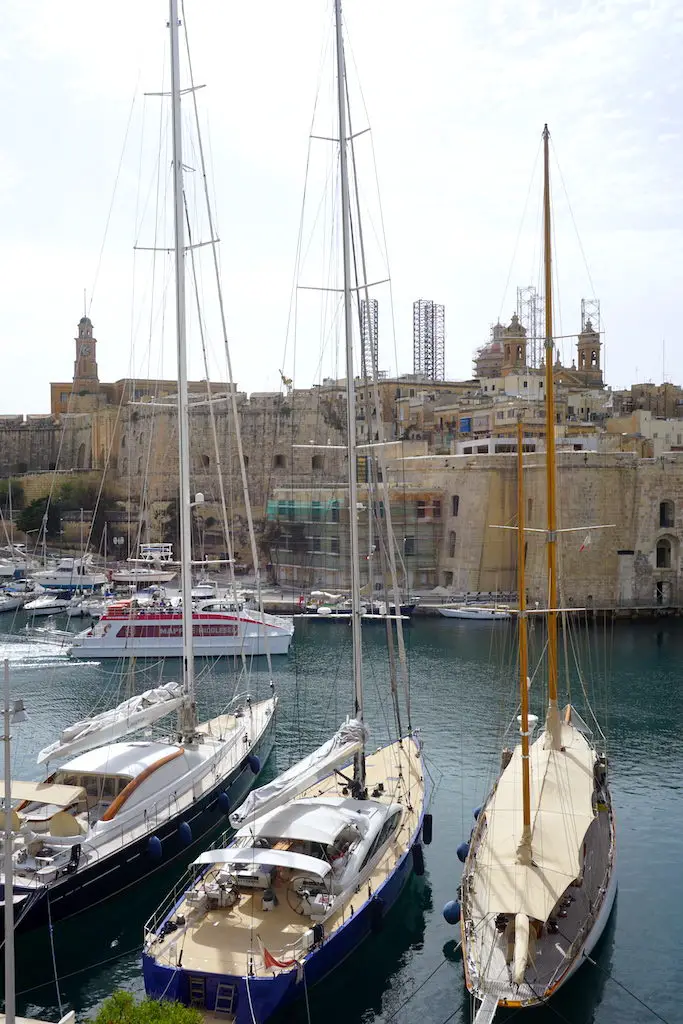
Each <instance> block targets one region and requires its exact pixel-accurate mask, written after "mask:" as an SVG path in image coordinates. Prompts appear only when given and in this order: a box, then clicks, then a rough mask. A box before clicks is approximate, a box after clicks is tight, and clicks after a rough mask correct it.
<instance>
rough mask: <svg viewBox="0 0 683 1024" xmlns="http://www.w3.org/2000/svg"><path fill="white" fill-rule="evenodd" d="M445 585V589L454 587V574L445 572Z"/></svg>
mask: <svg viewBox="0 0 683 1024" xmlns="http://www.w3.org/2000/svg"><path fill="white" fill-rule="evenodd" d="M443 585H444V587H452V586H453V573H452V572H445V573H444V574H443Z"/></svg>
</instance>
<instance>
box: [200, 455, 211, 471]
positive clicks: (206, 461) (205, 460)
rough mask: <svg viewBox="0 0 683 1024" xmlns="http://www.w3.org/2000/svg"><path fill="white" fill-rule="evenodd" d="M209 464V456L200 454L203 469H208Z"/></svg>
mask: <svg viewBox="0 0 683 1024" xmlns="http://www.w3.org/2000/svg"><path fill="white" fill-rule="evenodd" d="M210 465H211V459H210V458H209V456H208V455H206V454H205V455H202V466H203V467H204V469H208V468H209V466H210Z"/></svg>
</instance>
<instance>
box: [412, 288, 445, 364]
mask: <svg viewBox="0 0 683 1024" xmlns="http://www.w3.org/2000/svg"><path fill="white" fill-rule="evenodd" d="M445 318H446V308H445V306H443V305H440V304H439V303H438V302H432V300H431V299H418V301H417V302H414V303H413V373H416V374H421V375H423V376H425V377H427V378H428V380H445V379H446V325H445Z"/></svg>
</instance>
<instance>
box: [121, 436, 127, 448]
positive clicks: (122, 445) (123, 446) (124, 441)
mask: <svg viewBox="0 0 683 1024" xmlns="http://www.w3.org/2000/svg"><path fill="white" fill-rule="evenodd" d="M121 447H122V448H125V447H126V435H125V434H124V435H123V437H122V438H121Z"/></svg>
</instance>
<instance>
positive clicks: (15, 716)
mask: <svg viewBox="0 0 683 1024" xmlns="http://www.w3.org/2000/svg"><path fill="white" fill-rule="evenodd" d="M4 698H5V699H4V708H3V722H4V726H5V734H4V736H3V737H2V741H3V744H4V749H5V850H4V853H5V865H4V867H5V1022H6V1024H14V1017H15V992H14V885H13V882H12V874H13V867H14V865H13V863H12V853H13V849H12V838H13V833H12V780H11V777H10V776H11V769H12V759H11V751H10V742H11V736H10V728H11V726H13V725H19V724H20V722H27V721H28V715H27V713H26V709H25V708H24V702H23V700H15V701H14V703H13V705H11V706H10V688H9V661H8V660H7V659H5V693H4Z"/></svg>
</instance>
